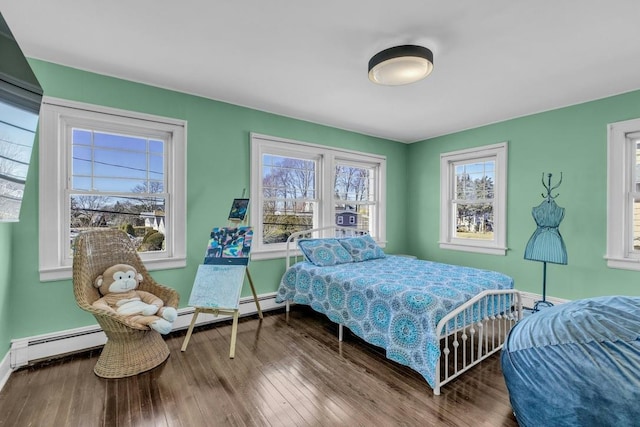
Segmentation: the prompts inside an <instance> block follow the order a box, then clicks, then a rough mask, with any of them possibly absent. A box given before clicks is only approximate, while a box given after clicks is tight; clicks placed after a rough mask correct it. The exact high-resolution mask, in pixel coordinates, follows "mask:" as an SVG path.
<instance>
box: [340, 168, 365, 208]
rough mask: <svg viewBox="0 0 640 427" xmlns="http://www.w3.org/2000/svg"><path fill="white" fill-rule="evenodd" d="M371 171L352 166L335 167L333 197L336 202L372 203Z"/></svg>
mask: <svg viewBox="0 0 640 427" xmlns="http://www.w3.org/2000/svg"><path fill="white" fill-rule="evenodd" d="M372 177H373V171H372V170H371V169H367V168H361V167H353V166H342V165H338V166H336V175H335V183H334V195H335V198H336V199H338V200H353V201H358V200H367V201H373V200H374V198H373V193H372V192H371V179H372Z"/></svg>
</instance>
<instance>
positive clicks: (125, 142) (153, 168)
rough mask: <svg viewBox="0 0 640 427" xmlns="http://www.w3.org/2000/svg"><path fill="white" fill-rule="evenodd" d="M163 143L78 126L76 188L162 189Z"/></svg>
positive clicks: (75, 134) (75, 132) (74, 161)
mask: <svg viewBox="0 0 640 427" xmlns="http://www.w3.org/2000/svg"><path fill="white" fill-rule="evenodd" d="M163 145H164V142H163V141H158V140H147V139H144V138H138V137H132V136H126V135H114V134H107V133H103V132H95V131H90V130H81V129H74V130H73V141H72V152H73V156H72V175H73V176H72V178H73V179H72V185H74V187H73V189H75V190H86V191H98V192H100V191H105V192H134V193H139V192H150V193H157V192H160V191H161V190H160V191H158V188H163V187H164V184H163V182H164V157H163V156H162V155H161V154H163ZM151 150H153V151H154V153H153V154H152V153H151ZM87 181H90V184H87ZM76 185H79V186H78V187H76Z"/></svg>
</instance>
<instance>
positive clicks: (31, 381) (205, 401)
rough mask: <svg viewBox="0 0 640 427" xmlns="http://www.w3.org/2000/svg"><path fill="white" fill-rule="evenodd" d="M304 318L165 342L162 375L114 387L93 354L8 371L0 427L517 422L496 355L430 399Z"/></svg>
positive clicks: (327, 326) (298, 313) (376, 356)
mask: <svg viewBox="0 0 640 427" xmlns="http://www.w3.org/2000/svg"><path fill="white" fill-rule="evenodd" d="M336 330H337V327H336V326H335V325H333V324H332V323H331V322H329V321H328V320H327V319H326V318H325V317H324V316H322V315H319V314H317V313H315V312H313V311H312V310H310V309H308V308H306V307H301V306H295V307H293V308H292V311H291V313H290V314H289V316H288V318H287V315H285V313H284V312H283V311H281V310H280V311H274V312H269V313H265V318H264V320H263V321H262V322H260V321H259V320H258V319H257V317H249V318H244V319H241V320H240V324H239V328H238V341H237V346H236V357H235V359H229V357H228V354H229V341H230V333H231V325H230V323H228V322H225V323H218V324H216V325H213V326H203V327H200V328H196V332H195V333H194V334H193V336H192V338H191V341H190V342H189V347H188V348H187V351H186V352H184V353H182V352H181V351H180V347H181V345H182V342H183V339H184V334H185V331H176V332H174V333H173V334H171V335H169V336H167V338H166V339H167V343H168V345H169V348H170V349H171V356H170V357H169V359H168V360H167V362H165V363H164V364H163V365H161V366H160V367H158V368H156V369H154V370H152V371H149V372H146V373H144V374H141V375H138V376H135V377H131V378H126V379H119V380H105V379H101V378H98V377H96V376H95V375H94V373H93V366H94V365H95V362H96V359H97V357H98V355H99V352H100V349H97V350H92V351H89V352H85V353H82V354H78V355H72V356H68V357H66V358H62V359H57V360H51V361H48V362H42V363H39V364H37V365H35V366H31V367H28V368H24V369H21V370H19V371H16V372H14V373H13V374H12V375H11V377H10V378H9V380H8V382H7V384H6V385H5V387H4V389H3V390H2V392H1V393H0V426H55V427H58V426H154V427H156V426H158V427H159V426H491V427H496V426H517V422H516V420H515V418H514V417H513V415H512V412H511V406H510V404H509V397H508V394H507V389H506V386H505V383H504V379H503V377H502V372H501V370H500V360H499V355H494V356H492V357H491V358H490V359H489V360H487V361H485V362H483V363H482V364H481V365H480V366H477V367H475V368H473V369H472V370H471V371H470V372H467V373H466V374H464V375H463V376H462V377H460V378H458V379H456V380H454V381H453V382H452V383H450V384H448V385H446V386H445V387H444V388H443V389H442V394H441V395H440V396H434V395H433V392H432V390H431V388H430V387H429V386H428V385H427V383H426V381H425V380H424V379H423V378H422V377H421V376H420V375H419V374H418V373H416V372H415V371H412V370H411V369H409V368H406V367H404V366H401V365H398V364H396V363H394V362H391V361H389V360H387V359H386V358H385V357H384V353H383V350H382V349H380V348H377V347H374V346H371V345H369V344H366V343H365V342H363V341H362V340H360V339H359V338H357V337H355V336H354V335H352V334H350V333H348V332H347V330H346V329H345V341H344V342H342V343H339V342H338V341H337V338H336Z"/></svg>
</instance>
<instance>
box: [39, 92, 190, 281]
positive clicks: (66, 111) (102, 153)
mask: <svg viewBox="0 0 640 427" xmlns="http://www.w3.org/2000/svg"><path fill="white" fill-rule="evenodd" d="M185 137H186V123H185V122H184V121H180V120H175V119H168V118H163V117H157V116H150V115H145V114H139V113H133V112H128V111H123V110H115V109H110V108H104V107H100V106H94V105H88V104H81V103H76V102H70V101H65V100H58V99H51V98H47V99H45V101H44V103H43V108H42V115H41V130H40V152H41V158H46V159H57V161H48V162H40V277H41V280H58V279H63V278H67V277H71V265H72V260H73V239H74V238H75V236H76V235H77V234H78V233H80V232H82V231H84V230H88V229H91V228H119V229H122V230H124V231H126V232H127V233H128V235H129V237H130V239H131V241H132V242H133V243H134V245H135V246H136V248H137V250H138V253H139V254H140V257H141V258H142V260H143V261H144V262H145V265H146V266H147V268H149V269H150V270H153V269H161V268H174V267H181V266H184V265H185V262H186V251H185V237H184V236H185V234H186V233H185V231H186V209H185V205H186V200H185V197H186V196H185V195H186V175H185V172H186V171H185V160H186V139H185Z"/></svg>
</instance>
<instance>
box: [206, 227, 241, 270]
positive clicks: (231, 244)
mask: <svg viewBox="0 0 640 427" xmlns="http://www.w3.org/2000/svg"><path fill="white" fill-rule="evenodd" d="M252 240H253V229H252V228H251V227H250V226H243V227H216V228H214V229H213V230H212V231H211V239H209V244H208V245H207V253H206V254H205V258H204V263H205V264H234V265H247V263H248V262H249V251H250V250H251V242H252Z"/></svg>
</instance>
